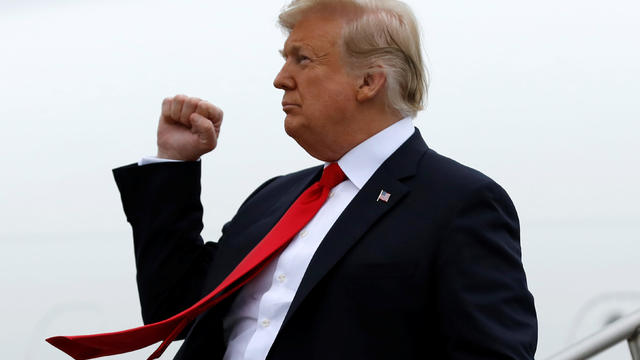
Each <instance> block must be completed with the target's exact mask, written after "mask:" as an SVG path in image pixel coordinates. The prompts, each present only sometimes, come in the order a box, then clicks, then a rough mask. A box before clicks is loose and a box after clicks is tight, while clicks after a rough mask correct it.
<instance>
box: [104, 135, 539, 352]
mask: <svg viewBox="0 0 640 360" xmlns="http://www.w3.org/2000/svg"><path fill="white" fill-rule="evenodd" d="M321 172H322V166H318V167H314V168H310V169H306V170H302V171H299V172H296V173H292V174H289V175H284V176H280V177H276V178H273V179H271V180H269V181H267V182H265V183H264V184H262V185H261V186H260V187H259V188H258V189H256V190H255V191H254V192H253V193H252V194H251V195H250V196H249V197H248V198H247V199H246V200H245V202H244V203H243V204H242V205H241V206H240V208H239V209H238V212H237V214H236V215H235V216H234V217H233V219H231V221H229V222H228V223H226V224H225V225H224V227H223V235H222V237H221V238H220V240H219V242H218V243H215V242H203V240H202V238H201V237H200V232H201V230H202V226H203V225H202V205H201V203H200V163H199V162H184V163H159V164H151V165H145V166H137V165H135V164H133V165H128V166H125V167H122V168H118V169H115V170H114V175H115V178H116V182H117V184H118V187H119V189H120V192H121V197H122V202H123V206H124V210H125V214H126V216H127V220H128V221H129V222H130V223H131V225H132V227H133V235H134V245H135V258H136V266H137V281H138V288H139V294H140V301H141V306H142V315H143V320H144V322H145V323H150V322H155V321H160V320H163V319H165V318H168V317H170V316H171V315H174V314H176V313H178V312H179V311H181V310H183V309H185V308H187V307H189V306H190V305H191V304H193V303H195V302H196V301H197V300H199V299H200V298H201V297H203V296H204V295H206V294H207V293H208V292H210V291H211V290H213V289H214V288H215V287H216V285H217V284H219V283H220V282H221V281H222V279H223V278H224V277H225V276H226V275H227V274H228V273H229V272H230V271H231V270H232V269H233V267H234V266H235V265H236V264H237V263H238V262H239V261H240V260H241V259H242V258H243V257H244V255H245V254H246V253H248V252H249V250H251V249H252V248H253V247H254V246H255V245H256V244H257V243H258V242H259V241H260V240H261V239H262V238H263V237H264V236H265V235H266V234H267V232H268V231H269V230H270V229H271V228H272V227H273V226H274V225H275V223H276V222H277V221H278V220H279V219H280V217H281V216H282V215H283V214H284V212H285V211H286V210H287V208H288V207H289V206H290V205H291V204H292V203H293V201H294V200H295V199H296V198H297V196H298V195H299V194H300V193H302V192H303V191H304V190H305V189H306V188H307V187H308V186H309V185H310V184H312V183H313V182H315V181H317V180H318V179H319V177H320V175H321ZM380 190H384V191H386V192H388V193H390V194H391V197H390V199H389V201H388V202H383V201H376V199H377V197H378V195H379V193H380ZM233 299H234V297H233V296H231V297H229V298H228V299H226V300H225V301H223V302H222V303H220V304H219V305H217V306H216V307H215V308H213V309H212V310H209V311H208V312H206V313H204V314H203V315H201V316H200V317H199V318H197V319H196V320H195V321H194V323H193V324H192V326H190V327H189V328H188V329H186V330H185V331H184V332H183V333H182V335H181V336H182V337H183V338H186V339H185V342H184V343H183V345H182V347H181V349H180V351H179V352H178V354H177V355H176V359H183V360H187V359H188V360H192V359H197V360H199V359H203V360H204V359H206V360H215V359H221V358H222V355H223V354H224V351H225V342H224V339H223V330H222V320H221V319H222V317H223V316H224V314H225V313H226V312H227V311H228V309H229V305H230V304H231V302H232V301H233ZM536 342H537V322H536V314H535V308H534V303H533V297H532V296H531V294H530V292H529V291H528V290H527V283H526V279H525V273H524V270H523V267H522V262H521V254H520V243H519V224H518V217H517V214H516V210H515V208H514V206H513V204H512V202H511V200H510V199H509V197H508V195H507V194H506V193H505V191H504V190H503V189H502V188H501V187H500V186H499V185H497V184H496V183H495V182H494V181H492V180H491V179H489V178H488V177H486V176H484V175H483V174H481V173H479V172H477V171H475V170H473V169H470V168H468V167H465V166H463V165H460V164H459V163H457V162H455V161H453V160H451V159H448V158H446V157H444V156H441V155H439V154H437V153H436V152H435V151H433V150H431V149H429V148H428V147H427V145H426V144H425V142H424V141H423V139H422V137H421V136H420V133H419V131H418V130H416V132H415V133H414V134H413V135H412V136H411V137H410V138H409V139H408V140H407V141H406V142H405V143H404V144H403V145H402V146H401V147H400V148H399V149H398V150H397V151H395V152H394V153H393V154H392V155H391V156H390V157H389V158H388V159H387V160H386V161H385V162H384V163H383V164H382V165H381V166H380V168H379V169H378V170H377V171H376V172H375V173H374V174H373V176H372V177H371V179H370V180H369V181H368V182H367V183H366V184H365V185H364V187H363V188H362V189H361V190H360V191H359V192H358V194H357V195H356V197H355V198H354V199H353V201H352V202H351V203H350V204H349V205H348V206H347V208H346V209H345V210H344V212H343V213H342V214H341V215H340V217H339V218H338V220H337V221H336V223H335V224H334V225H333V227H332V228H331V230H330V231H329V233H328V234H327V236H326V237H325V238H324V240H323V241H322V243H321V244H320V246H319V248H318V249H317V251H316V253H315V254H314V256H313V259H312V260H311V263H310V265H309V267H308V269H307V270H306V273H305V275H304V278H303V280H302V283H301V284H300V287H299V289H298V292H297V293H296V295H295V298H294V300H293V303H292V304H291V307H290V310H289V312H288V313H287V316H286V319H285V322H284V324H283V325H282V327H281V329H280V332H279V333H278V336H277V338H276V340H275V342H274V344H273V346H272V347H271V349H270V352H269V355H268V359H278V360H279V359H285V360H289V359H291V360H293V359H295V360H300V359H323V360H325V359H368V360H371V359H434V360H442V359H491V360H496V359H520V360H522V359H533V357H534V353H535V349H536Z"/></svg>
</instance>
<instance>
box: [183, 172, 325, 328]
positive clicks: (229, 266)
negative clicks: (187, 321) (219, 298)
mask: <svg viewBox="0 0 640 360" xmlns="http://www.w3.org/2000/svg"><path fill="white" fill-rule="evenodd" d="M322 169H323V167H322V166H317V167H316V168H315V170H312V171H311V172H310V175H308V176H305V177H303V178H302V179H301V180H300V181H297V182H296V183H294V184H293V185H292V186H291V188H290V191H287V192H285V193H284V194H282V196H281V197H280V198H279V200H278V201H276V202H275V203H274V205H273V207H272V208H271V210H269V211H268V214H257V215H256V218H257V219H259V218H261V217H262V218H263V220H260V221H258V222H256V224H255V226H258V227H259V230H257V231H255V232H253V235H251V236H242V237H235V238H233V239H232V240H230V241H234V242H236V244H234V245H235V246H233V247H230V246H221V247H220V249H219V250H218V251H219V252H218V254H216V258H217V259H220V261H219V263H220V264H222V266H211V267H210V269H209V273H208V275H207V280H206V282H205V287H204V289H203V293H202V297H204V296H206V295H207V294H209V293H210V292H211V291H213V290H214V289H215V287H216V286H218V284H220V283H221V282H222V280H224V278H225V277H226V276H227V275H229V274H230V273H231V271H233V269H234V268H235V267H236V266H237V265H238V264H239V263H240V261H242V259H243V258H244V257H245V256H246V255H247V254H248V253H249V251H251V249H253V248H254V247H255V246H256V245H257V244H258V243H259V242H260V240H262V239H263V238H264V237H265V236H266V235H267V233H268V232H269V231H270V230H271V229H272V228H273V227H274V226H275V224H276V223H277V222H278V220H280V218H281V217H282V216H283V215H284V213H285V212H286V211H287V209H289V207H290V206H291V204H293V202H294V201H295V200H296V199H297V198H298V196H300V194H301V193H302V192H303V191H304V190H306V189H307V188H308V187H309V186H311V184H313V183H314V182H316V181H318V179H320V176H321V175H322ZM231 298H233V296H232V297H231ZM225 301H226V300H225ZM206 314H208V312H205V313H203V314H201V315H200V316H198V317H197V318H196V320H195V322H194V326H192V329H193V328H195V325H196V324H198V322H200V321H201V319H202V318H203V317H204V316H206Z"/></svg>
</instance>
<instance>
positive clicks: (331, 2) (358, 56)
mask: <svg viewBox="0 0 640 360" xmlns="http://www.w3.org/2000/svg"><path fill="white" fill-rule="evenodd" d="M321 6H340V7H341V8H344V9H345V10H346V9H355V10H356V11H355V13H356V14H357V15H356V16H350V17H349V18H348V20H347V21H346V24H345V26H344V28H343V32H342V39H341V42H342V48H343V53H344V57H345V59H344V60H345V64H346V65H347V68H348V69H350V70H351V71H355V72H370V71H372V70H374V71H375V69H376V68H381V69H382V71H383V72H384V73H385V76H386V82H387V84H386V96H387V106H388V107H390V108H391V109H394V110H396V111H398V112H399V113H400V114H401V115H402V116H411V117H415V116H416V114H417V112H418V111H420V110H422V109H423V104H424V102H425V100H426V97H427V89H428V82H429V81H428V73H427V70H426V68H425V66H424V64H423V60H422V49H421V46H420V31H419V29H418V23H417V21H416V18H415V16H414V15H413V12H412V11H411V8H409V6H407V5H406V4H405V3H403V2H401V1H397V0H293V1H292V2H291V3H290V4H289V5H288V6H287V7H285V8H284V9H283V10H282V12H281V13H280V15H279V17H278V23H279V24H280V26H281V27H282V28H283V29H285V30H286V31H287V32H289V33H290V32H291V31H292V30H293V28H294V27H295V25H296V24H297V22H298V21H300V20H301V19H302V17H304V16H305V15H307V14H308V12H309V10H312V9H314V8H317V7H321Z"/></svg>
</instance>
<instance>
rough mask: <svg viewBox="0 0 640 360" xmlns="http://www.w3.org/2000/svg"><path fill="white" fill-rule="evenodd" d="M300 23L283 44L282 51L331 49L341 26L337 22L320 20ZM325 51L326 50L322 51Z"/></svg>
mask: <svg viewBox="0 0 640 360" xmlns="http://www.w3.org/2000/svg"><path fill="white" fill-rule="evenodd" d="M309 20H310V21H301V22H300V23H298V24H297V25H296V26H295V27H294V29H293V30H292V31H291V33H290V34H289V37H288V38H287V40H286V41H285V42H284V51H285V52H289V51H296V50H300V49H301V48H311V49H312V50H321V49H322V48H326V47H332V46H333V45H334V44H335V43H336V42H337V39H338V36H339V32H340V30H341V28H342V26H341V25H342V24H341V23H340V22H337V21H322V20H321V19H318V18H316V19H309ZM324 50H326V49H324Z"/></svg>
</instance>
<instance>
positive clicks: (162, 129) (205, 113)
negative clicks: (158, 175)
mask: <svg viewBox="0 0 640 360" xmlns="http://www.w3.org/2000/svg"><path fill="white" fill-rule="evenodd" d="M222 115H223V114H222V110H220V109H219V108H218V107H216V106H214V105H212V104H211V103H209V102H206V101H204V100H201V99H198V98H195V97H187V96H185V95H176V96H174V97H170V98H166V99H164V100H163V101H162V113H161V114H160V122H159V124H158V157H159V158H164V159H173V160H185V161H195V160H197V159H198V158H200V156H202V155H204V154H206V153H208V152H209V151H211V150H213V149H214V148H215V147H216V145H217V143H218V135H219V134H220V125H221V124H222Z"/></svg>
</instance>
